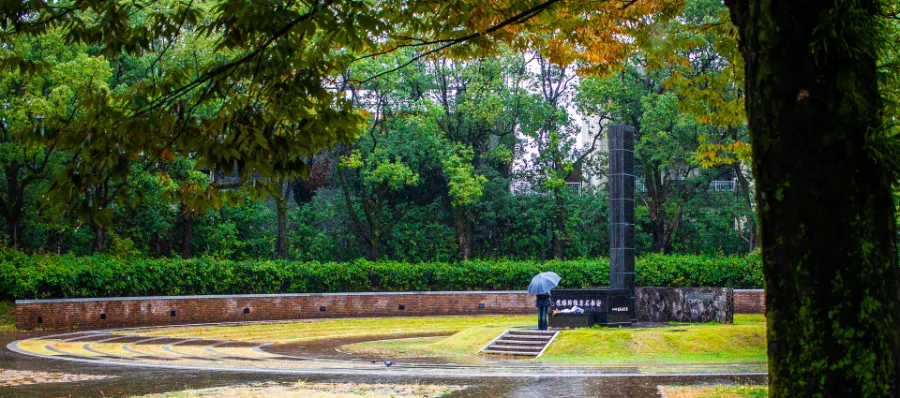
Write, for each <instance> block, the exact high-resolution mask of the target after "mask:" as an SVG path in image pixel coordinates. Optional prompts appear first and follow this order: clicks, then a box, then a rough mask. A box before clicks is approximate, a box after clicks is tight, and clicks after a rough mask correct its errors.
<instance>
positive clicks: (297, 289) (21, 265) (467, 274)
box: [0, 251, 762, 299]
mask: <svg viewBox="0 0 900 398" xmlns="http://www.w3.org/2000/svg"><path fill="white" fill-rule="evenodd" d="M635 268H636V272H637V282H638V285H639V286H730V287H740V288H758V287H761V286H762V274H761V270H760V263H759V259H758V257H757V256H754V255H750V256H744V257H712V256H691V255H675V256H671V255H645V256H642V257H640V258H638V259H637V263H636V265H635ZM542 271H554V272H556V273H558V274H559V275H560V276H561V277H562V283H561V286H560V287H568V288H580V287H590V286H603V285H607V284H608V283H609V261H608V260H607V259H605V258H598V259H594V260H567V261H548V262H543V263H538V262H534V261H506V260H475V261H467V262H461V263H452V264H451V263H436V262H432V263H402V262H392V261H380V262H371V261H365V260H357V261H351V262H343V263H334V262H316V261H310V262H294V261H230V260H217V259H212V258H198V259H192V260H182V259H149V258H125V259H120V258H115V257H112V256H104V255H95V256H87V257H75V256H70V255H64V256H56V255H26V254H22V253H19V252H15V251H0V293H3V294H4V295H7V296H13V297H16V298H22V299H33V298H80V297H113V296H152V295H160V296H167V295H195V294H196V295H207V294H251V293H255V294H264V293H303V292H309V293H320V292H362V291H427V290H521V289H524V288H525V287H526V286H527V285H528V282H529V281H530V280H531V277H532V276H534V275H535V274H537V273H539V272H542Z"/></svg>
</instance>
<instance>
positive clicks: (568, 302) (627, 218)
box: [550, 124, 637, 328]
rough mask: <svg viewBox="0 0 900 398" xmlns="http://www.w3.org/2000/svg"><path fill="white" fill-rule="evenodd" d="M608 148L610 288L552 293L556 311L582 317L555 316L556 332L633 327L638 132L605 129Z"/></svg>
mask: <svg viewBox="0 0 900 398" xmlns="http://www.w3.org/2000/svg"><path fill="white" fill-rule="evenodd" d="M607 131H608V132H609V133H608V134H607V137H606V138H607V140H606V141H607V144H608V145H609V225H610V231H609V232H610V234H609V284H610V287H609V288H591V289H553V290H551V291H550V298H551V300H552V301H553V303H554V307H555V308H557V309H563V308H571V307H572V306H578V307H579V308H582V309H584V310H585V313H583V314H554V315H553V316H551V317H550V326H551V327H554V328H562V327H579V326H591V325H631V323H632V322H636V320H637V319H636V312H635V289H634V287H635V286H634V128H633V127H630V126H624V125H619V124H614V125H610V126H608V127H607Z"/></svg>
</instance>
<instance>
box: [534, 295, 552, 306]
mask: <svg viewBox="0 0 900 398" xmlns="http://www.w3.org/2000/svg"><path fill="white" fill-rule="evenodd" d="M552 304H553V302H552V301H550V295H549V294H539V295H537V306H538V308H540V307H549V306H550V305H552Z"/></svg>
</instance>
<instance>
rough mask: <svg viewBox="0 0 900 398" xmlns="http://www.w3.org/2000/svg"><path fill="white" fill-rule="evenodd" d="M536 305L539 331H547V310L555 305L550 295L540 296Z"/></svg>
mask: <svg viewBox="0 0 900 398" xmlns="http://www.w3.org/2000/svg"><path fill="white" fill-rule="evenodd" d="M536 304H537V307H538V330H547V326H548V325H547V309H548V308H550V305H552V304H553V302H552V301H550V295H549V294H538V295H537V300H536Z"/></svg>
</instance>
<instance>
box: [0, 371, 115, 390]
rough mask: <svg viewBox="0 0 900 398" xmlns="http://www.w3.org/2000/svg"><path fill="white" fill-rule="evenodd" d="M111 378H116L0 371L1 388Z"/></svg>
mask: <svg viewBox="0 0 900 398" xmlns="http://www.w3.org/2000/svg"><path fill="white" fill-rule="evenodd" d="M110 377H114V376H101V375H82V374H72V373H53V372H33V371H30V370H10V369H0V387H15V386H24V385H29V384H40V383H68V382H72V381H85V380H102V379H107V378H110Z"/></svg>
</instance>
